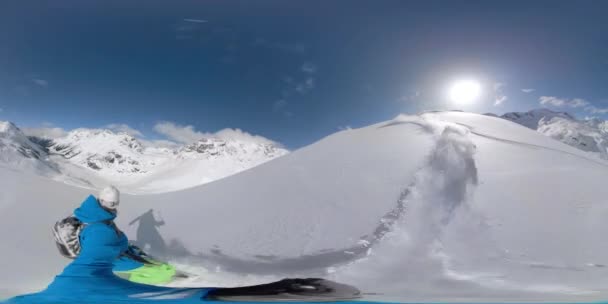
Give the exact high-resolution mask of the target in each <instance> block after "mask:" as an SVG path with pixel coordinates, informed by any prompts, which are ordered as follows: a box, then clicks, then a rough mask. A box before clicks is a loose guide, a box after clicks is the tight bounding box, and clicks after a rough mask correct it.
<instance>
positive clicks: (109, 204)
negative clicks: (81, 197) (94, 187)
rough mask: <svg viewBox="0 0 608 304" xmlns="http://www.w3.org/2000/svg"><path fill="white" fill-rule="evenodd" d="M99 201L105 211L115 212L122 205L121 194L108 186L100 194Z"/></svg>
mask: <svg viewBox="0 0 608 304" xmlns="http://www.w3.org/2000/svg"><path fill="white" fill-rule="evenodd" d="M98 200H99V204H100V205H101V206H102V207H104V208H105V209H109V210H112V211H115V210H116V209H117V208H118V204H119V203H120V192H119V191H118V189H116V187H114V186H107V187H105V188H103V189H101V191H100V192H99V197H98Z"/></svg>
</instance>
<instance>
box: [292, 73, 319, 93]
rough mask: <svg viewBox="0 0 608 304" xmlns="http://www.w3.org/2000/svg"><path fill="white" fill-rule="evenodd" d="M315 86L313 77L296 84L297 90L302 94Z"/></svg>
mask: <svg viewBox="0 0 608 304" xmlns="http://www.w3.org/2000/svg"><path fill="white" fill-rule="evenodd" d="M314 88H315V79H314V78H313V77H307V78H306V79H304V80H303V81H302V82H300V83H298V84H296V86H295V90H296V91H298V93H300V94H306V93H307V92H308V91H310V90H312V89H314Z"/></svg>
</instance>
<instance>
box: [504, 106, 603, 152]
mask: <svg viewBox="0 0 608 304" xmlns="http://www.w3.org/2000/svg"><path fill="white" fill-rule="evenodd" d="M501 117H502V118H504V119H507V120H510V121H513V122H515V123H518V124H520V125H523V126H525V127H528V128H530V129H533V130H537V131H538V132H539V133H541V134H544V135H546V136H549V137H551V138H553V139H556V140H559V141H561V142H563V143H565V144H567V145H570V146H573V147H575V148H577V149H580V150H583V151H586V152H590V153H592V154H594V155H596V156H599V157H601V158H603V159H608V121H605V120H600V119H588V120H587V119H586V120H577V119H576V118H574V117H573V116H572V115H570V114H568V113H565V112H554V111H551V110H548V109H537V110H532V111H529V112H512V113H506V114H504V115H502V116H501Z"/></svg>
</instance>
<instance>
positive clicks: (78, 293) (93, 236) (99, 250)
mask: <svg viewBox="0 0 608 304" xmlns="http://www.w3.org/2000/svg"><path fill="white" fill-rule="evenodd" d="M74 214H75V216H76V217H77V218H78V219H79V220H81V221H82V222H84V223H86V224H87V225H86V226H85V228H83V230H82V231H81V233H80V245H81V251H80V254H79V255H78V257H77V258H76V259H75V260H74V261H72V263H70V264H69V265H68V266H66V267H65V269H64V270H63V272H62V273H61V274H59V275H58V276H56V277H55V279H54V280H53V282H52V283H51V284H50V285H49V286H48V287H47V288H46V289H45V290H44V291H42V292H39V293H35V294H30V295H24V296H19V297H16V298H13V299H10V300H9V301H8V303H26V304H30V303H72V302H74V303H104V304H107V303H113V302H123V301H128V303H148V302H150V301H158V300H161V299H165V300H161V301H163V302H165V303H200V301H201V297H202V296H204V295H205V294H206V293H207V291H208V290H209V289H208V288H197V289H192V288H169V287H159V286H150V285H143V284H137V283H133V282H130V281H127V280H123V279H121V278H119V277H117V276H115V275H114V273H113V272H112V270H113V268H116V267H133V266H134V265H136V264H133V263H137V262H135V261H131V260H129V259H122V258H119V256H120V255H121V254H122V253H123V252H124V251H125V250H127V248H128V246H129V244H128V240H127V237H126V236H125V235H124V233H122V232H121V231H120V230H118V229H117V228H116V227H115V226H114V224H113V222H112V220H114V218H116V215H115V214H112V213H110V212H108V211H106V210H105V209H103V208H101V206H100V205H99V203H98V202H97V199H95V197H94V196H92V195H91V196H89V197H88V198H87V199H86V200H85V201H84V202H83V203H82V205H81V206H80V207H79V208H78V209H76V211H75V212H74ZM140 265H141V264H140ZM137 267H139V266H137ZM166 299H172V300H171V301H166Z"/></svg>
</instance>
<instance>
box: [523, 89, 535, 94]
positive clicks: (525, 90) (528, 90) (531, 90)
mask: <svg viewBox="0 0 608 304" xmlns="http://www.w3.org/2000/svg"><path fill="white" fill-rule="evenodd" d="M521 91H522V92H524V93H526V94H527V93H532V92H534V91H536V89H521Z"/></svg>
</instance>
